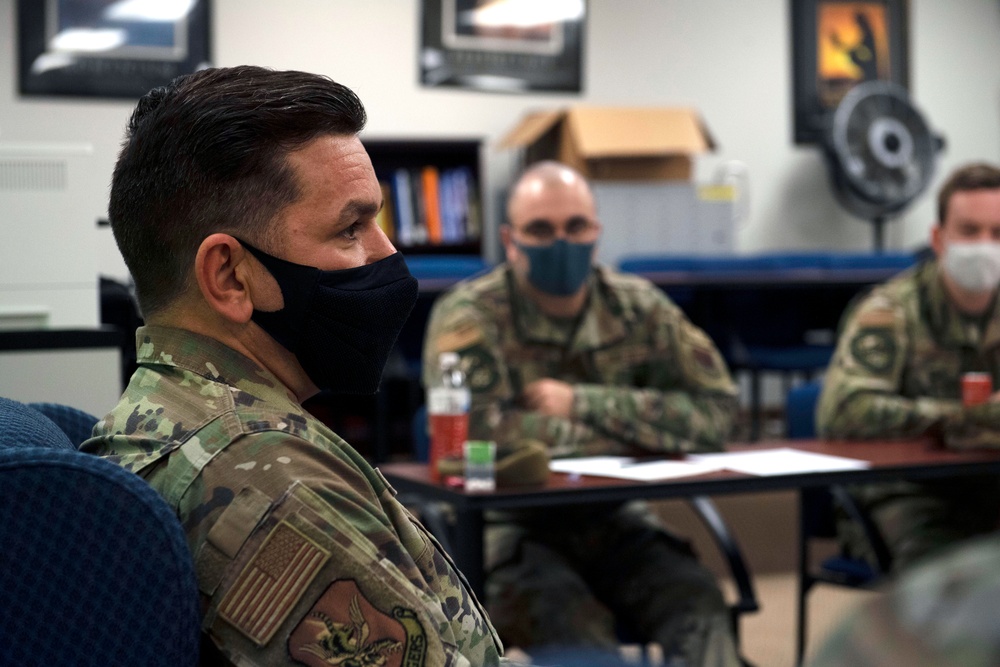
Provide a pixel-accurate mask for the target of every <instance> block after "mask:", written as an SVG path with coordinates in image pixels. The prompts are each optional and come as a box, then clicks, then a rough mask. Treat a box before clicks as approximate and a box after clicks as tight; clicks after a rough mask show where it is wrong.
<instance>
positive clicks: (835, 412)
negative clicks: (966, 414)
mask: <svg viewBox="0 0 1000 667" xmlns="http://www.w3.org/2000/svg"><path fill="white" fill-rule="evenodd" d="M960 412H961V405H960V404H959V403H958V402H957V401H949V400H942V399H933V398H916V399H913V398H904V397H902V396H898V395H895V394H890V393H887V392H882V391H848V390H845V389H844V388H840V389H837V388H832V389H831V391H830V393H828V394H825V395H824V396H823V399H822V400H821V401H820V405H819V411H818V413H817V423H816V427H817V431H818V433H819V435H820V437H823V438H907V437H915V436H920V435H925V434H927V433H932V432H935V431H937V430H940V429H941V428H943V427H944V424H945V422H946V421H948V420H950V419H953V418H954V417H955V416H957V415H958V414H960Z"/></svg>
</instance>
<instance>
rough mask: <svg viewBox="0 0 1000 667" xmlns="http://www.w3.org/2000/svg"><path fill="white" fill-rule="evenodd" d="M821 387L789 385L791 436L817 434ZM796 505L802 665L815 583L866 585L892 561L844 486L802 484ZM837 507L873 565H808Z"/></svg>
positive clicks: (831, 530) (833, 528) (834, 561)
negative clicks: (813, 546) (858, 531)
mask: <svg viewBox="0 0 1000 667" xmlns="http://www.w3.org/2000/svg"><path fill="white" fill-rule="evenodd" d="M822 389H823V386H822V382H821V381H819V380H815V381H812V382H806V383H804V384H801V385H799V386H797V387H793V388H792V389H791V390H790V391H789V392H788V395H787V398H786V401H785V420H786V421H785V423H786V429H787V433H788V437H789V438H793V439H811V438H815V437H816V404H817V402H818V400H819V396H820V393H821V392H822ZM799 509H800V521H799V523H800V531H799V585H798V627H797V637H796V664H801V662H802V657H803V655H804V654H805V644H806V617H807V613H806V612H807V608H808V605H807V597H808V594H809V591H810V590H811V589H812V588H813V586H814V585H816V584H818V583H826V584H835V585H838V586H846V587H849V588H869V587H871V586H873V585H875V584H876V583H877V582H878V580H879V579H880V578H881V577H882V575H883V574H884V573H886V572H888V571H889V569H890V567H891V560H892V559H891V556H890V555H889V550H888V547H886V545H885V542H884V540H883V539H882V536H881V535H880V534H879V532H878V529H877V528H876V527H875V524H874V523H873V522H872V520H871V518H870V517H869V516H868V514H867V513H865V512H864V511H863V510H862V509H861V507H860V506H859V505H858V504H857V503H856V502H855V501H854V498H853V497H852V496H851V495H850V493H848V491H847V489H845V488H844V487H843V486H840V485H833V486H829V487H813V488H809V487H806V488H803V489H802V491H801V494H800V497H799ZM838 511H839V512H840V513H842V514H843V515H844V516H846V517H847V518H848V519H849V520H850V521H852V522H854V523H855V524H857V525H858V526H860V527H861V529H862V531H863V532H864V534H865V537H866V538H867V540H868V542H869V544H870V546H871V550H872V552H873V553H874V554H875V558H876V563H875V564H871V563H869V562H868V561H866V560H862V559H860V558H856V557H853V556H851V555H850V554H846V553H838V554H836V555H834V556H831V557H829V558H826V559H825V560H824V561H823V562H822V563H820V565H819V567H818V568H813V567H812V565H811V563H812V558H811V549H810V543H811V542H812V541H813V540H832V539H836V537H837V520H836V517H837V512H838Z"/></svg>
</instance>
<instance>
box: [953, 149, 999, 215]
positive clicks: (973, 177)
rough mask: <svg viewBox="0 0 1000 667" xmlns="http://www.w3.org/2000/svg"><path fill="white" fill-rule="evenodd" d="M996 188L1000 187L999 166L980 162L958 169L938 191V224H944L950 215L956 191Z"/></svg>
mask: <svg viewBox="0 0 1000 667" xmlns="http://www.w3.org/2000/svg"><path fill="white" fill-rule="evenodd" d="M994 188H1000V169H998V168H997V167H995V166H993V165H991V164H986V163H985V162H979V163H975V164H968V165H966V166H964V167H961V168H959V169H956V170H955V171H954V172H952V174H951V176H949V177H948V180H947V181H945V182H944V185H942V186H941V190H940V191H939V192H938V199H937V214H938V224H939V225H943V224H944V221H945V218H947V217H948V204H949V203H950V202H951V196H952V195H953V194H955V193H956V192H966V191H968V190H993V189H994Z"/></svg>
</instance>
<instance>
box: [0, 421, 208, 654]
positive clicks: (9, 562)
mask: <svg viewBox="0 0 1000 667" xmlns="http://www.w3.org/2000/svg"><path fill="white" fill-rule="evenodd" d="M60 435H61V434H60ZM0 628H3V636H4V639H3V641H2V642H0V664H3V665H28V666H31V665H58V664H62V665H78V666H83V667H89V666H91V665H93V666H94V667H97V666H100V667H105V666H107V665H146V666H159V665H163V666H164V667H166V666H168V665H169V666H171V667H174V666H187V665H192V666H193V665H197V664H198V654H199V642H200V609H199V599H198V587H197V581H196V579H195V574H194V566H193V559H192V557H191V554H190V551H189V550H188V546H187V543H186V541H185V538H184V532H183V530H182V529H181V526H180V523H179V521H178V519H177V517H176V516H175V515H174V513H173V512H172V511H171V509H170V508H169V506H168V505H167V504H166V502H165V501H164V500H163V499H162V498H161V497H160V496H159V495H158V494H157V493H156V491H154V490H153V489H152V487H150V486H149V485H148V484H146V482H145V481H143V480H142V479H141V478H140V477H138V476H136V475H134V474H133V473H130V472H128V471H126V470H124V469H122V468H120V467H119V466H117V465H115V464H113V463H111V462H109V461H106V460H104V459H101V458H99V457H96V456H92V455H89V454H84V453H81V452H77V451H64V450H59V449H51V448H42V447H27V448H8V449H0Z"/></svg>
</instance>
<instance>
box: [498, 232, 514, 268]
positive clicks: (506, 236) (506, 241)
mask: <svg viewBox="0 0 1000 667" xmlns="http://www.w3.org/2000/svg"><path fill="white" fill-rule="evenodd" d="M500 242H501V243H503V249H504V254H505V255H506V257H507V261H508V262H513V261H514V260H515V259H517V246H515V245H514V238H513V237H512V236H511V227H510V225H509V224H506V223H505V224H503V225H500Z"/></svg>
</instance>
